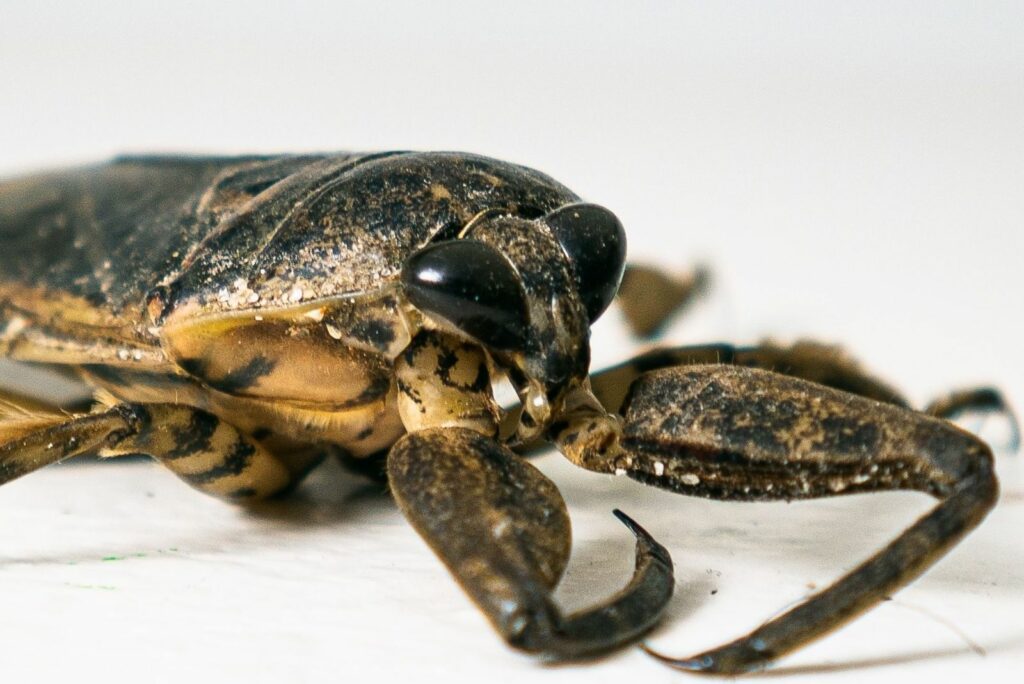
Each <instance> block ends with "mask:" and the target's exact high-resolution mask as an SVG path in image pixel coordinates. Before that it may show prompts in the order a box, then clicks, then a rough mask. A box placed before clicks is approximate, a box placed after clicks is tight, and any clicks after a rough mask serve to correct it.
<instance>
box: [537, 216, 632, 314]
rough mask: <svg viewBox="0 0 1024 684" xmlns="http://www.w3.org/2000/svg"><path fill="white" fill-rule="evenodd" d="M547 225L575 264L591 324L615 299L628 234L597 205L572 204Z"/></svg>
mask: <svg viewBox="0 0 1024 684" xmlns="http://www.w3.org/2000/svg"><path fill="white" fill-rule="evenodd" d="M544 221H545V222H547V224H548V226H550V228H551V231H552V232H553V233H554V235H555V238H557V239H558V242H559V243H560V244H561V245H562V249H563V250H565V253H566V255H568V257H569V261H570V262H571V263H572V268H573V272H574V273H575V275H576V282H577V284H578V285H579V289H580V297H581V298H582V299H583V304H584V305H585V306H586V308H587V316H588V317H589V318H590V322H591V323H593V322H594V321H596V320H597V318H598V316H600V315H601V314H602V313H604V310H605V309H607V308H608V305H609V304H611V303H612V299H614V298H615V293H616V292H617V291H618V289H619V283H620V282H621V281H622V272H623V270H624V269H625V267H626V233H625V231H623V229H622V224H621V223H620V222H619V219H618V218H616V216H615V214H613V213H612V212H610V211H608V210H607V209H605V208H604V207H600V206H598V205H596V204H569V205H566V206H564V207H561V208H559V209H556V210H555V211H553V212H551V213H550V214H548V215H547V216H546V217H545V218H544Z"/></svg>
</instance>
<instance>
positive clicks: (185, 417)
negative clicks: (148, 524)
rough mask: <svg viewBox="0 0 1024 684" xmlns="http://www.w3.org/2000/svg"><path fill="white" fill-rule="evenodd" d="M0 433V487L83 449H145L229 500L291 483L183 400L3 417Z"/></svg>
mask: <svg viewBox="0 0 1024 684" xmlns="http://www.w3.org/2000/svg"><path fill="white" fill-rule="evenodd" d="M3 430H4V432H2V433H0V484H4V483H6V482H9V481H11V480H13V479H15V478H17V477H21V476H22V475H26V474H28V473H30V472H32V471H34V470H37V469H39V468H41V467H43V466H46V465H50V464H51V463H57V462H60V461H63V460H65V459H68V458H72V457H74V456H79V455H82V454H95V453H98V454H100V455H101V456H107V457H109V456H122V455H128V454H146V455H149V456H151V457H153V458H154V459H156V460H158V461H160V462H161V463H162V464H163V465H165V466H166V467H167V468H168V469H169V470H171V471H172V472H173V473H174V474H176V475H177V476H178V477H180V478H181V479H182V480H184V481H185V482H186V483H188V484H189V485H191V486H193V487H195V488H196V489H199V490H200V491H203V492H205V493H207V494H212V495H214V496H217V497H220V498H225V499H230V500H234V501H250V500H257V499H261V498H265V497H267V496H271V495H273V494H277V493H279V492H281V491H284V490H285V489H287V488H289V487H290V486H292V485H293V484H294V483H295V482H297V481H298V480H299V479H301V477H302V475H303V474H304V472H303V471H298V470H294V469H290V468H289V467H288V465H287V464H286V463H285V462H284V461H282V460H281V459H279V458H277V457H276V456H274V455H273V454H271V453H270V452H269V451H268V450H267V449H266V448H264V447H263V446H261V445H260V444H259V442H257V441H256V440H254V439H252V438H251V437H249V436H247V435H244V434H242V433H241V432H240V431H239V430H237V429H236V428H234V427H233V426H231V425H229V424H227V423H225V422H224V421H222V420H220V419H219V418H217V417H216V416H214V415H213V414H211V413H207V412H206V411H203V410H200V409H197V408H194V407H191V406H186V405H182V404H119V405H117V406H114V407H112V408H110V409H107V410H104V411H102V412H98V413H90V414H85V415H78V416H70V417H69V416H65V415H62V414H47V415H44V416H34V417H26V418H25V419H23V420H20V421H13V422H11V421H8V422H6V423H5V424H4V425H3Z"/></svg>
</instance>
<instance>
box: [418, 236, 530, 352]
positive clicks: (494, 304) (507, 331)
mask: <svg viewBox="0 0 1024 684" xmlns="http://www.w3.org/2000/svg"><path fill="white" fill-rule="evenodd" d="M402 285H403V286H404V287H405V293H406V296H407V297H408V298H409V301H410V302H412V303H413V305H415V306H416V308H418V309H420V310H422V311H426V312H427V313H429V314H435V315H437V316H439V317H441V318H443V319H445V320H446V321H448V322H449V323H451V324H452V325H454V326H455V327H456V328H458V329H459V330H462V331H463V332H465V333H466V334H467V335H470V336H471V337H474V338H476V339H477V340H479V341H480V342H483V343H484V344H486V345H488V346H491V347H494V348H496V349H503V350H512V349H521V348H522V347H523V345H524V341H525V338H524V336H523V329H524V327H525V325H526V295H525V294H524V292H523V287H522V283H521V282H520V280H519V274H517V273H516V271H515V269H514V268H513V267H512V264H511V263H510V262H509V261H508V259H506V258H505V257H504V256H503V255H502V254H501V253H499V252H498V251H497V250H496V249H494V248H493V247H491V246H490V245H488V244H485V243H483V242H479V241H477V240H452V241H449V242H441V243H438V244H434V245H428V246H427V247H424V248H423V249H421V250H420V251H418V252H416V253H415V254H413V255H412V256H410V257H409V258H408V259H407V260H406V262H405V266H404V267H403V268H402Z"/></svg>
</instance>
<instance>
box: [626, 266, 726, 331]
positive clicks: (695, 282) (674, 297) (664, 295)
mask: <svg viewBox="0 0 1024 684" xmlns="http://www.w3.org/2000/svg"><path fill="white" fill-rule="evenodd" d="M710 279H711V278H710V274H709V272H708V270H707V269H706V268H704V267H703V266H698V267H697V268H695V269H693V270H692V271H691V272H690V273H688V274H686V275H685V276H683V277H681V278H676V277H673V276H670V275H668V274H666V273H665V272H663V271H660V270H658V269H656V268H652V267H650V266H638V265H636V264H628V265H627V266H626V272H625V273H624V274H623V275H622V284H621V285H619V292H618V302H619V306H620V307H622V314H623V316H624V317H625V318H626V322H627V324H628V325H629V328H630V330H632V331H633V334H634V335H636V336H638V337H642V338H644V339H650V338H652V337H656V336H657V335H658V333H659V332H660V331H661V329H662V328H663V327H664V326H665V324H667V323H668V322H669V320H671V319H672V317H673V316H675V315H676V314H677V313H679V312H681V311H682V310H683V309H685V308H686V307H687V306H689V304H690V303H691V302H692V301H693V300H695V299H696V298H697V297H699V296H701V295H703V294H704V293H705V292H706V291H707V288H708V281H709V280H710Z"/></svg>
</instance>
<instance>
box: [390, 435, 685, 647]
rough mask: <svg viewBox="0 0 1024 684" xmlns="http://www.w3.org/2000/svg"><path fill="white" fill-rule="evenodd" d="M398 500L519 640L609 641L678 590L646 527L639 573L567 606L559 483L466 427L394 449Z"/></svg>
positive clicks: (654, 616)
mask: <svg viewBox="0 0 1024 684" xmlns="http://www.w3.org/2000/svg"><path fill="white" fill-rule="evenodd" d="M388 479H389V481H390V484H391V489H392V492H393V493H394V496H395V500H396V501H397V502H398V505H399V508H401V510H402V512H403V513H404V514H405V516H406V518H408V519H409V521H410V522H411V523H412V524H413V526H414V527H415V528H416V530H417V532H419V533H420V535H422V536H423V538H424V539H425V540H426V541H427V543H428V544H430V546H431V548H432V549H433V550H434V552H435V553H436V554H437V555H438V556H439V557H440V558H441V560H442V561H444V563H445V565H447V566H448V569H449V570H450V571H451V573H452V574H453V575H454V576H455V578H456V580H457V581H458V582H459V584H460V585H461V586H462V587H463V589H464V590H465V591H466V593H468V594H469V596H470V597H471V598H472V599H473V601H474V602H475V603H476V604H477V606H479V607H480V609H481V610H482V611H483V612H484V614H485V615H486V616H487V617H488V619H489V620H490V621H491V623H492V624H493V625H494V627H495V628H496V629H497V630H498V632H499V633H500V634H501V635H502V637H504V638H505V640H506V641H508V642H509V644H511V645H512V646H514V647H516V648H520V649H523V650H525V651H530V652H537V653H543V654H546V655H549V656H553V657H558V658H568V657H575V656H578V655H582V654H587V653H594V652H600V651H606V650H609V649H612V648H615V647H617V646H620V645H622V644H627V643H630V642H632V641H635V640H636V638H637V637H639V636H640V635H641V634H643V633H644V632H646V631H647V630H648V629H650V628H651V627H652V626H653V625H654V624H655V623H656V622H657V620H658V618H659V617H660V616H661V613H662V611H663V609H664V607H665V605H666V604H667V603H668V600H669V598H671V595H672V587H673V580H672V561H671V559H670V558H669V556H668V553H667V552H666V551H665V550H664V549H663V548H662V547H661V546H660V545H658V543H657V542H655V541H654V540H653V539H651V538H650V536H649V535H648V534H647V533H646V532H645V531H644V530H643V529H641V528H640V527H639V526H638V525H636V524H635V523H634V522H633V521H632V520H630V519H629V518H627V517H626V516H625V515H623V514H621V513H619V512H616V515H618V516H619V519H620V520H622V522H623V523H625V524H626V526H627V527H628V528H629V529H630V531H632V532H633V534H634V535H636V539H637V547H636V570H635V573H634V576H633V579H632V580H631V581H630V583H629V584H628V585H627V586H626V587H625V588H624V589H623V590H622V591H621V592H619V593H618V594H616V595H615V596H613V597H612V598H611V599H609V600H608V601H606V602H605V603H602V604H600V605H598V606H595V607H593V608H590V609H588V610H585V611H582V612H580V613H576V614H573V615H569V616H564V615H562V613H561V612H560V611H559V609H558V608H557V606H556V605H555V604H554V602H553V601H552V599H551V593H552V591H553V590H554V588H555V585H556V584H557V583H558V580H559V578H560V577H561V576H562V573H563V571H564V569H565V566H566V563H567V562H568V560H569V550H570V546H571V544H570V527H569V517H568V513H567V512H566V509H565V502H564V501H562V497H561V495H560V494H559V493H558V490H557V489H556V488H555V486H554V484H553V483H552V482H551V481H550V480H548V479H547V478H546V477H544V476H543V475H542V474H541V473H540V472H539V471H538V470H536V469H535V468H534V467H533V466H531V465H530V464H528V463H526V462H525V461H524V460H522V459H520V458H519V457H517V456H516V455H515V454H513V453H512V452H511V451H509V450H508V449H507V448H505V447H504V446H502V445H500V444H499V443H498V442H496V441H494V440H493V439H490V438H488V437H485V436H483V435H481V434H479V433H477V432H474V431H472V430H469V429H464V428H444V429H427V430H421V431H419V432H414V433H411V434H409V435H406V436H405V437H403V438H402V439H401V440H400V441H399V442H398V443H397V444H396V445H395V446H394V447H393V448H392V450H391V453H390V455H389V457H388Z"/></svg>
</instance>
